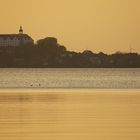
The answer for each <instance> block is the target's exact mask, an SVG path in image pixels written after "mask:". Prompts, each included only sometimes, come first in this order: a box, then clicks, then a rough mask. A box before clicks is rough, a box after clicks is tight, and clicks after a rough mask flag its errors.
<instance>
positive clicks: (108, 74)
mask: <svg viewBox="0 0 140 140" xmlns="http://www.w3.org/2000/svg"><path fill="white" fill-rule="evenodd" d="M8 87H10V88H33V87H35V88H115V89H116V88H118V89H119V88H125V89H126V88H127V89H130V88H134V89H135V88H139V89H140V69H138V68H137V69H118V68H114V69H110V68H107V69H103V68H100V69H99V68H93V69H92V68H90V69H82V68H81V69H76V68H74V69H0V88H8Z"/></svg>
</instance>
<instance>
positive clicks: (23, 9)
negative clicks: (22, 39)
mask: <svg viewBox="0 0 140 140" xmlns="http://www.w3.org/2000/svg"><path fill="white" fill-rule="evenodd" d="M0 18H1V20H0V33H17V32H18V28H19V26H20V25H22V26H23V28H24V32H25V33H28V34H29V35H31V36H32V37H33V39H34V40H37V39H41V38H44V37H47V36H53V37H56V38H58V41H59V43H60V44H63V45H65V46H66V47H67V48H68V50H76V51H82V50H85V49H90V50H92V51H93V52H99V51H103V52H107V53H111V52H115V51H119V50H120V51H123V52H128V51H129V50H130V46H131V47H132V48H133V51H138V52H140V0H0Z"/></svg>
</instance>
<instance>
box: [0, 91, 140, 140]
mask: <svg viewBox="0 0 140 140" xmlns="http://www.w3.org/2000/svg"><path fill="white" fill-rule="evenodd" d="M139 139H140V91H139V90H73V91H71V90H64V91H63V90H62V91H58V90H57V91H55V90H54V91H53V90H52V91H51V90H48V91H46V90H42V91H39V90H31V91H28V90H26V91H24V90H19V91H18V90H15V91H10V90H7V91H1V92H0V140H139Z"/></svg>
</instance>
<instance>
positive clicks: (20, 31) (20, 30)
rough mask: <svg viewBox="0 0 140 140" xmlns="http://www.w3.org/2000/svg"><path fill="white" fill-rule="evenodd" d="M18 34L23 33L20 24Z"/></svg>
mask: <svg viewBox="0 0 140 140" xmlns="http://www.w3.org/2000/svg"><path fill="white" fill-rule="evenodd" d="M19 34H23V29H22V26H20V29H19Z"/></svg>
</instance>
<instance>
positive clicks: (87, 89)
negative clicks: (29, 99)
mask: <svg viewBox="0 0 140 140" xmlns="http://www.w3.org/2000/svg"><path fill="white" fill-rule="evenodd" d="M3 92H4V93H9V92H10V93H13V92H14V93H17V92H20V93H22V92H24V93H25V92H26V93H31V92H34V93H38V92H41V93H46V92H53V93H54V92H55V93H60V92H63V93H69V92H76V93H83V92H88V93H90V92H92V93H93V92H96V93H100V92H102V93H105V92H115V93H119V92H121V93H122V92H123V93H128V92H131V93H132V92H135V93H140V89H136V88H134V89H132V88H131V89H125V88H122V89H121V88H120V89H115V88H114V89H109V88H103V89H98V88H0V93H3Z"/></svg>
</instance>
